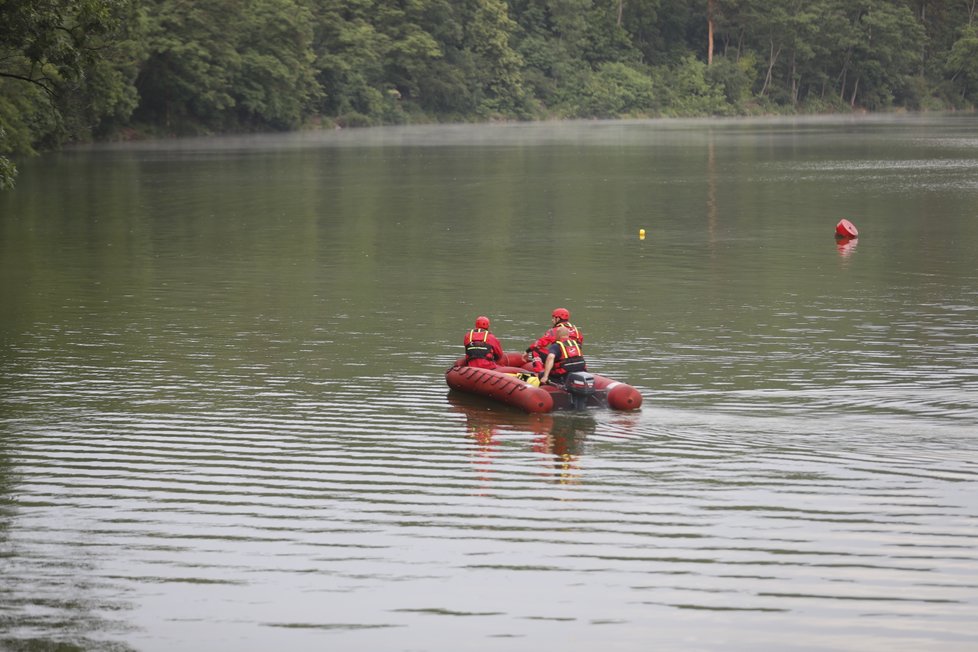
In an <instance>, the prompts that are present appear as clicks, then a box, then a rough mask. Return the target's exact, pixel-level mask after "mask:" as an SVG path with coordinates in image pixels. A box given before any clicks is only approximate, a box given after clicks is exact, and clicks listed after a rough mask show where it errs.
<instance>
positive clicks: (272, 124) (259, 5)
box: [136, 0, 319, 129]
mask: <svg viewBox="0 0 978 652" xmlns="http://www.w3.org/2000/svg"><path fill="white" fill-rule="evenodd" d="M310 22H311V17H310V15H309V13H308V11H307V10H306V9H305V7H303V6H301V5H299V4H297V3H296V2H294V1H293V0H246V1H244V2H242V1H240V0H197V1H195V2H185V1H184V0H155V1H154V2H152V6H151V10H150V11H149V28H148V39H147V42H148V52H149V54H148V57H147V58H146V60H145V61H144V62H143V64H142V66H141V69H140V72H139V77H138V79H137V81H136V86H137V88H138V89H139V93H140V103H139V108H138V110H137V116H138V117H139V119H141V120H145V121H147V122H151V123H156V124H161V125H162V126H163V127H165V128H166V129H183V128H186V127H187V126H195V125H196V126H198V127H202V128H205V129H240V128H247V127H265V128H273V129H287V128H294V127H297V126H298V125H299V123H300V121H301V120H302V118H303V117H304V112H305V110H306V109H307V107H308V106H309V105H310V104H311V101H312V99H313V98H315V97H316V96H317V95H318V93H319V86H318V84H317V83H316V81H315V68H314V66H313V63H314V56H313V53H312V50H311V43H312V29H311V28H310V27H309V24H310Z"/></svg>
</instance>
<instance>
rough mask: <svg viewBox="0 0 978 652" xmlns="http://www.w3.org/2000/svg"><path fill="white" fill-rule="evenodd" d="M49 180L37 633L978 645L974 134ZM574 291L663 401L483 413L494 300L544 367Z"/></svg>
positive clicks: (48, 640) (14, 508)
mask: <svg viewBox="0 0 978 652" xmlns="http://www.w3.org/2000/svg"><path fill="white" fill-rule="evenodd" d="M20 168H21V176H20V178H19V179H18V186H17V189H16V190H15V191H13V192H6V193H3V194H0V306H2V309H0V576H2V577H4V578H5V579H4V582H3V583H2V584H3V586H2V587H0V632H2V633H0V647H3V646H4V645H6V646H8V647H12V648H13V649H19V648H21V647H23V646H28V645H34V646H37V649H47V648H46V647H44V646H49V645H53V644H55V643H59V642H60V643H65V644H69V645H75V646H77V647H79V648H82V649H100V648H105V649H119V648H122V649H125V648H132V649H138V650H172V649H187V650H192V649H201V650H203V649H222V648H224V647H227V646H228V645H230V643H229V642H232V641H233V647H234V648H235V649H240V650H251V649H254V650H263V649H267V648H268V647H269V646H273V645H275V646H289V647H291V648H292V649H322V648H324V647H330V648H334V649H343V650H379V649H384V650H449V649H452V650H454V649H456V648H458V647H459V646H463V647H465V649H467V650H514V649H531V648H557V647H559V648H563V649H565V650H589V649H592V648H593V647H594V646H595V645H607V646H613V647H615V648H617V649H628V650H633V649H634V650H639V649H643V650H644V649H648V648H649V646H650V644H651V645H652V646H653V647H660V648H663V649H724V650H731V649H738V650H739V649H743V650H758V649H771V650H775V649H776V650H793V649H794V650H815V649H825V650H829V649H832V650H839V649H859V650H884V649H886V650H892V649H894V648H895V647H897V648H899V647H903V648H906V649H942V650H967V649H974V646H975V645H978V630H976V629H975V626H974V622H976V620H978V601H976V599H975V592H974V587H975V586H976V585H978V555H976V553H975V550H976V545H975V544H976V543H978V501H976V499H975V496H976V495H978V492H976V484H978V482H976V480H978V478H976V473H975V467H974V459H975V454H976V451H978V441H976V438H975V433H976V432H978V400H976V396H978V391H976V390H978V336H976V326H978V266H976V265H975V262H974V254H973V252H974V251H975V250H976V249H978V118H975V117H974V116H895V117H886V118H838V119H830V120H825V119H818V120H816V119H810V120H755V121H667V122H586V123H561V124H535V125H494V126H480V127H457V126H441V127H423V128H393V129H375V130H353V131H337V132H327V133H305V134H296V135H288V136H256V137H249V138H242V139H233V138H214V139H195V140H183V141H174V142H164V143H133V144H125V145H116V146H101V147H93V148H83V149H76V150H71V151H67V152H63V153H60V154H56V155H49V156H44V157H40V158H38V159H32V160H29V161H25V162H22V163H21V164H20ZM842 218H848V219H850V220H851V221H853V222H854V223H855V224H856V226H857V227H858V228H859V230H860V237H859V239H858V240H855V241H851V242H837V241H836V240H835V238H834V237H833V231H834V228H835V224H836V223H837V222H838V221H839V220H840V219H842ZM640 229H644V230H645V232H646V237H645V238H644V239H642V238H640V237H639V230H640ZM556 306H562V307H566V308H568V309H569V310H570V311H571V313H572V321H574V323H575V324H577V325H578V326H579V327H581V328H582V329H583V330H584V332H585V335H586V341H587V349H586V353H587V356H588V360H589V364H590V366H591V368H592V369H593V370H596V371H598V372H600V373H603V374H605V375H609V376H612V377H614V378H617V379H620V380H623V381H626V382H629V383H631V384H633V385H635V386H636V387H638V388H639V389H640V390H641V391H642V393H643V395H644V397H645V404H644V406H643V408H642V409H641V410H640V411H638V412H635V413H614V412H609V411H600V410H594V411H589V412H588V413H586V414H584V415H570V414H554V415H544V416H527V415H522V414H519V413H516V412H513V411H511V410H509V409H505V408H502V407H499V406H492V405H487V404H485V403H482V402H479V401H473V400H470V399H467V398H466V397H464V396H463V397H459V396H455V395H449V393H448V390H447V387H446V385H445V383H444V379H443V372H444V370H445V368H446V367H448V366H449V365H450V364H451V362H452V360H454V359H455V358H456V357H457V356H458V355H459V354H460V352H461V338H462V335H463V332H464V331H465V329H467V328H469V327H470V326H471V322H472V320H473V319H474V318H475V316H476V315H479V314H487V315H489V316H490V317H491V318H492V320H493V329H494V331H495V333H496V334H497V335H498V336H499V338H500V339H501V341H502V343H503V345H504V347H505V348H507V349H512V350H518V349H521V348H523V347H524V346H526V344H527V343H529V342H530V341H531V340H533V339H535V338H536V337H537V336H539V335H540V334H541V333H542V332H543V330H544V329H545V328H546V327H547V326H548V324H549V314H550V311H551V310H552V308H554V307H556Z"/></svg>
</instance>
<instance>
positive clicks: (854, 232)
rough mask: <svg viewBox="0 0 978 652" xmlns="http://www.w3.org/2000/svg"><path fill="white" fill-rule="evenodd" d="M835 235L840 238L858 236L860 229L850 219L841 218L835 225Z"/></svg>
mask: <svg viewBox="0 0 978 652" xmlns="http://www.w3.org/2000/svg"><path fill="white" fill-rule="evenodd" d="M835 235H836V236H837V237H839V238H858V237H859V229H857V228H856V225H855V224H853V223H852V222H850V221H849V220H839V223H838V224H836V225H835Z"/></svg>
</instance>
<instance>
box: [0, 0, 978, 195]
mask: <svg viewBox="0 0 978 652" xmlns="http://www.w3.org/2000/svg"><path fill="white" fill-rule="evenodd" d="M976 10H978V1H976V0H694V1H692V2H690V1H689V0H193V1H190V0H0V187H2V186H9V184H10V183H11V180H12V176H13V174H14V173H15V167H14V164H13V161H14V160H16V156H17V155H21V154H29V153H31V152H34V151H37V150H39V149H44V148H50V147H58V146H60V145H61V144H63V143H65V142H69V141H72V140H83V139H87V138H92V137H95V138H101V137H108V136H111V135H112V134H113V133H123V134H131V133H132V128H133V127H134V126H135V127H136V129H141V128H145V129H147V130H148V131H151V132H152V131H163V132H165V133H177V132H194V131H223V130H259V129H292V128H296V127H298V126H299V125H301V124H303V123H306V122H310V121H318V120H324V121H326V122H327V123H328V122H330V121H332V122H335V123H336V124H339V125H370V124H381V123H387V124H390V123H402V122H409V121H415V120H471V119H486V118H493V119H496V118H504V119H505V118H510V119H525V118H532V117H542V116H557V117H564V116H572V117H580V116H588V117H591V116H600V117H614V116H621V115H631V116H641V115H727V114H733V113H756V112H791V111H846V110H853V109H870V110H885V109H889V108H893V107H907V108H944V107H952V106H953V107H955V108H973V107H974V106H975V104H976V103H978V64H976V63H975V62H976V61H978V34H976V29H978V25H976V22H975V18H976ZM711 43H712V45H711ZM134 108H135V112H134Z"/></svg>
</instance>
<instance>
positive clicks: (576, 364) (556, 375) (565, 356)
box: [540, 326, 587, 385]
mask: <svg viewBox="0 0 978 652" xmlns="http://www.w3.org/2000/svg"><path fill="white" fill-rule="evenodd" d="M570 333H571V332H570V329H569V328H567V327H566V326H558V327H557V329H556V333H555V334H556V337H557V341H556V342H554V343H553V344H551V345H550V348H549V349H547V361H546V362H545V363H544V365H543V374H542V375H541V376H540V384H541V385H543V384H545V383H547V382H548V381H550V382H553V383H554V384H555V385H556V384H559V385H562V384H564V381H565V380H566V379H567V374H569V373H572V372H574V371H587V363H586V362H585V361H584V352H583V351H582V350H581V344H580V342H578V341H577V340H575V339H573V338H571V336H570Z"/></svg>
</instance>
